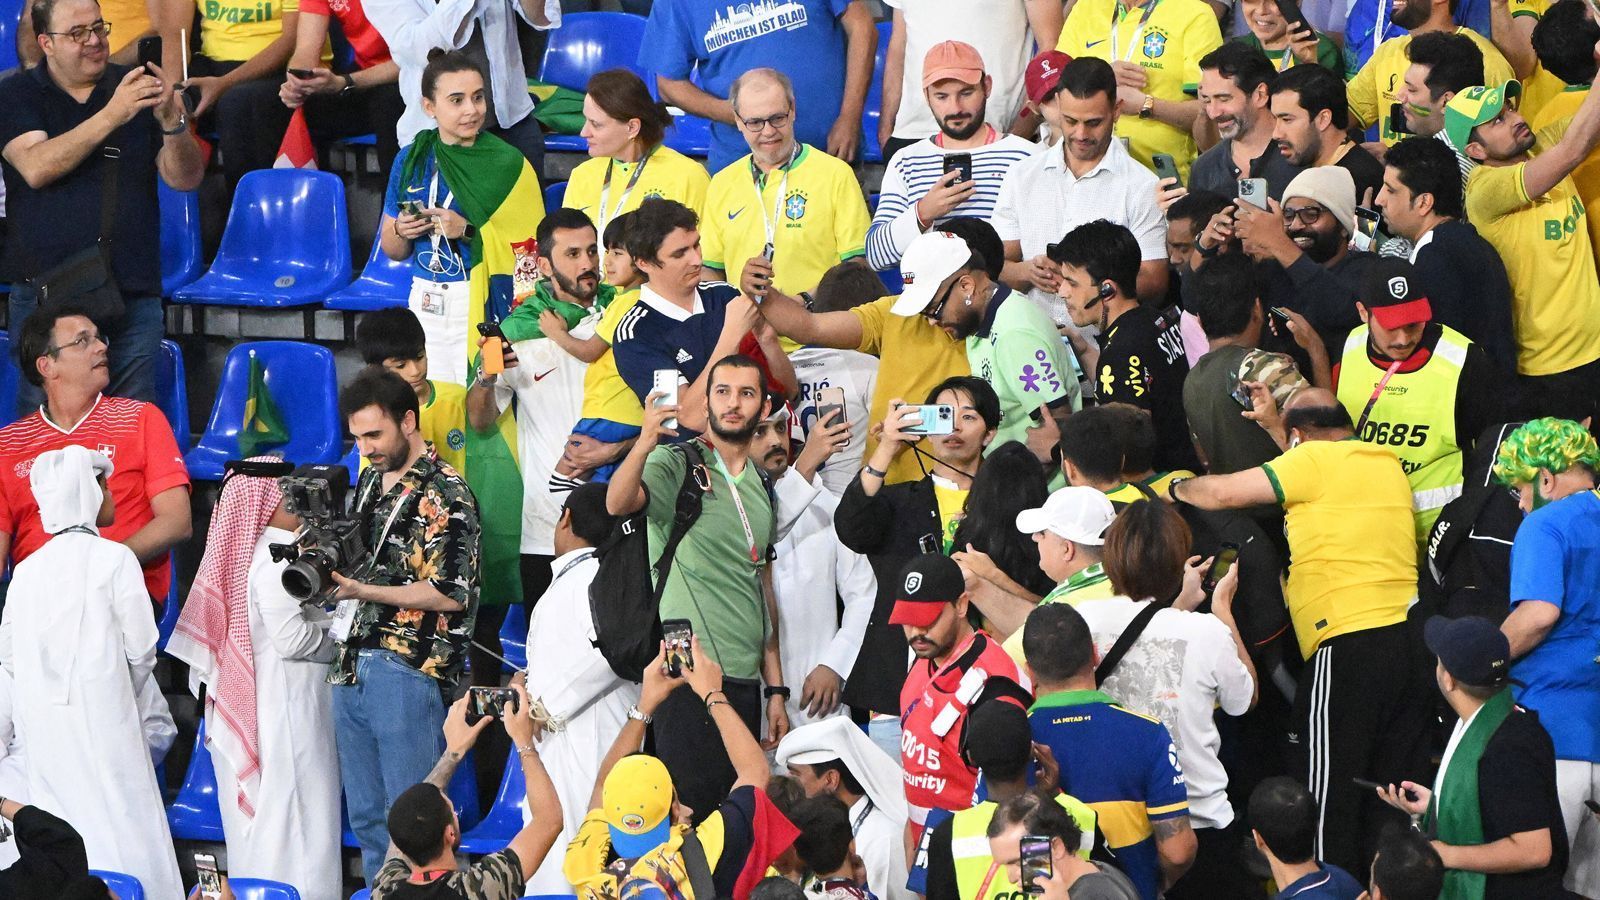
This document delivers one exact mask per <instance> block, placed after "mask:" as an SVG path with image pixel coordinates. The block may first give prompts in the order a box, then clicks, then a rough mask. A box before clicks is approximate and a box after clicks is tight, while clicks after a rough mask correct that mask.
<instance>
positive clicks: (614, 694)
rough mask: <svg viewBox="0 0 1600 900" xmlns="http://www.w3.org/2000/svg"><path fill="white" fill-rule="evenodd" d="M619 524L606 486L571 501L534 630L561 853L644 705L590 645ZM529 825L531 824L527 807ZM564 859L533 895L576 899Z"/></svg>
mask: <svg viewBox="0 0 1600 900" xmlns="http://www.w3.org/2000/svg"><path fill="white" fill-rule="evenodd" d="M614 521H615V520H614V519H613V517H612V516H611V514H610V513H608V512H606V486H605V485H604V484H601V483H590V484H585V485H582V486H580V487H578V488H577V489H575V490H573V491H572V492H571V493H569V494H567V501H566V504H565V505H564V506H563V507H562V510H561V518H560V519H559V520H558V521H557V523H556V533H555V550H556V554H557V555H556V558H555V562H554V563H552V572H553V575H554V578H553V580H552V581H551V582H550V587H549V589H548V590H546V591H545V593H544V596H542V597H540V598H539V602H538V605H536V606H535V607H534V609H533V621H531V622H530V623H529V624H528V683H527V687H528V697H529V698H531V702H532V703H533V704H534V711H535V716H536V721H537V716H538V714H539V710H540V707H541V706H542V707H543V711H544V713H545V715H546V716H547V720H548V722H549V724H547V725H545V737H544V740H543V741H541V742H540V746H539V756H540V757H541V758H542V759H543V760H544V764H545V768H546V769H547V770H548V771H549V772H550V779H551V780H552V781H554V782H555V786H556V794H557V795H559V796H560V797H561V810H562V816H563V817H564V821H563V825H562V834H561V838H560V840H558V841H557V843H556V846H558V847H565V846H566V845H567V843H568V842H569V841H571V840H572V838H573V837H574V836H575V835H576V834H577V833H578V826H579V825H581V824H582V823H583V817H584V814H585V812H587V810H588V808H589V797H590V794H591V793H592V792H593V791H594V782H595V779H596V778H597V777H598V776H599V773H600V760H601V759H602V758H604V757H605V755H606V751H607V750H608V749H610V747H611V743H612V741H613V740H615V739H616V736H617V732H619V731H621V730H622V726H623V725H624V724H625V723H626V722H627V720H628V717H629V716H630V715H631V714H633V712H634V711H635V710H636V707H635V706H634V704H635V703H637V702H638V700H639V686H638V685H637V684H633V683H632V682H629V681H624V680H623V679H622V678H620V677H618V676H617V673H615V672H613V671H612V670H611V666H610V665H609V664H608V663H607V662H606V660H605V657H604V656H601V655H600V651H599V650H598V649H596V648H595V646H594V644H592V643H591V641H592V640H593V639H594V633H595V632H594V620H593V618H592V617H591V616H590V614H589V583H590V582H591V581H593V580H594V576H595V573H596V572H598V571H599V569H600V563H599V561H598V560H596V559H595V556H594V548H595V547H596V546H597V545H598V544H600V543H602V542H603V541H605V539H606V537H607V535H609V534H610V533H611V527H612V523H613V522H614ZM522 820H523V822H524V823H526V822H528V821H529V820H530V816H529V814H528V808H527V806H526V805H524V806H523V809H522ZM562 859H563V856H562V854H559V853H552V854H550V855H549V856H548V857H546V858H545V861H544V864H543V865H541V866H540V867H539V871H538V872H536V873H534V876H533V877H532V878H530V879H529V880H528V890H527V893H528V896H530V897H531V896H536V895H539V894H570V893H572V885H571V883H569V882H568V881H567V879H566V876H564V875H562V874H561V863H562Z"/></svg>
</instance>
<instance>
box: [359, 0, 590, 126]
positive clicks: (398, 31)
mask: <svg viewBox="0 0 1600 900" xmlns="http://www.w3.org/2000/svg"><path fill="white" fill-rule="evenodd" d="M362 9H363V10H365V12H366V14H367V20H368V21H370V22H371V23H372V26H373V27H374V28H376V29H378V34H380V35H382V36H383V40H384V43H386V44H388V45H389V54H390V56H392V57H393V58H394V61H395V63H396V64H398V65H399V66H400V96H401V98H402V99H404V100H405V101H406V111H405V114H404V115H402V116H401V117H400V123H399V125H398V127H396V129H395V131H396V133H397V135H398V136H399V138H400V146H402V147H404V146H406V145H407V144H409V143H411V141H412V139H413V138H415V137H416V136H417V132H419V131H422V130H424V129H427V128H432V127H433V120H432V119H430V118H428V114H427V113H425V112H423V111H422V70H423V69H424V68H426V67H427V65H428V51H430V50H433V49H434V48H435V47H440V48H443V49H445V50H460V49H461V48H462V47H464V46H466V43H467V39H468V38H469V37H471V35H472V25H473V23H474V22H476V23H478V25H479V27H481V28H482V29H483V47H484V51H485V52H486V53H487V54H488V56H489V81H490V85H489V87H490V90H491V91H492V92H493V94H494V96H493V100H494V114H495V118H496V119H497V120H498V124H499V125H500V127H501V128H506V127H509V126H511V125H515V124H516V123H518V122H520V121H522V119H523V118H524V117H525V116H527V115H528V114H529V113H531V112H533V100H532V98H530V97H529V96H528V74H527V70H526V69H525V68H524V67H523V65H522V47H521V46H520V45H519V44H518V43H517V26H516V23H515V22H513V21H512V19H511V15H512V11H513V10H515V11H516V15H519V16H521V17H522V19H523V21H525V22H527V23H528V24H529V25H533V27H535V28H539V29H541V30H543V29H547V28H559V27H561V0H544V15H545V18H546V19H549V20H550V24H549V25H537V24H535V23H534V22H533V20H532V19H530V18H528V14H527V13H526V12H525V11H524V10H523V8H522V4H521V3H519V2H517V0H438V2H437V3H436V2H434V0H363V2H362Z"/></svg>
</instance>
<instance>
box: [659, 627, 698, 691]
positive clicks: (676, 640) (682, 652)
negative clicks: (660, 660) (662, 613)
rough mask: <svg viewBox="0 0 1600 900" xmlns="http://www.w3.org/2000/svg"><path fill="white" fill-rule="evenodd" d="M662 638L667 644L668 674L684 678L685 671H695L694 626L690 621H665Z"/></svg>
mask: <svg viewBox="0 0 1600 900" xmlns="http://www.w3.org/2000/svg"><path fill="white" fill-rule="evenodd" d="M661 637H662V639H663V640H664V641H666V644H667V674H668V675H670V676H671V677H673V678H682V677H683V673H684V670H688V671H690V672H693V671H694V651H693V650H692V649H691V648H690V645H689V644H690V641H692V640H694V625H693V624H692V623H691V622H690V621H689V620H688V619H665V620H663V621H662V623H661Z"/></svg>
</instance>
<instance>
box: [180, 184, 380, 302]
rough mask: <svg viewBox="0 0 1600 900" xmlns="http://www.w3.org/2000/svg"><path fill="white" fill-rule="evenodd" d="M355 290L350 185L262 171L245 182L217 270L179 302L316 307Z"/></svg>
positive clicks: (224, 236)
mask: <svg viewBox="0 0 1600 900" xmlns="http://www.w3.org/2000/svg"><path fill="white" fill-rule="evenodd" d="M349 283H350V229H349V226H348V224H346V222H345V200H344V182H343V181H341V180H340V179H339V176H337V175H334V174H333V173H332V172H317V171H312V170H308V169H261V170H258V171H255V172H250V173H248V174H246V175H245V176H244V178H242V179H240V181H239V187H238V189H237V190H236V191H235V192H234V195H233V208H232V209H231V210H229V212H228V225H227V227H226V229H224V231H223V233H222V246H221V247H220V248H219V249H218V250H217V258H216V259H215V260H213V261H212V263H211V270H210V271H208V272H206V274H204V275H202V276H200V279H199V280H198V281H196V282H194V283H193V284H191V285H189V286H188V287H184V288H181V289H179V290H177V291H175V292H174V293H173V299H174V300H176V301H178V302H179V303H202V304H212V305H218V306H249V307H261V308H274V309H275V308H281V307H289V306H309V305H312V304H315V303H321V302H322V301H323V300H324V299H326V298H327V297H328V296H329V295H330V294H332V293H334V292H335V291H337V290H339V289H341V288H343V287H345V286H346V285H348V284H349Z"/></svg>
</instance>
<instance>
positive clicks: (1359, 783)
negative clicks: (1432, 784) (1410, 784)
mask: <svg viewBox="0 0 1600 900" xmlns="http://www.w3.org/2000/svg"><path fill="white" fill-rule="evenodd" d="M1350 783H1351V784H1354V785H1355V786H1356V787H1358V788H1365V789H1367V790H1369V791H1381V790H1383V789H1384V788H1387V787H1388V785H1386V784H1379V783H1377V782H1376V781H1368V780H1367V779H1365V778H1352V779H1350ZM1396 787H1398V785H1396ZM1399 790H1400V793H1402V794H1405V795H1406V799H1407V800H1416V799H1417V794H1416V792H1415V791H1412V790H1408V789H1407V788H1399Z"/></svg>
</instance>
